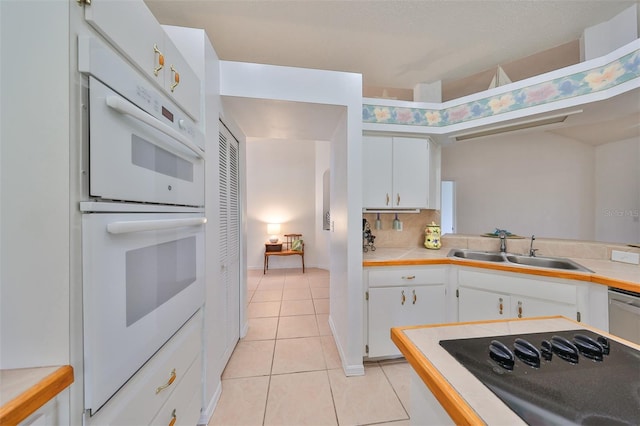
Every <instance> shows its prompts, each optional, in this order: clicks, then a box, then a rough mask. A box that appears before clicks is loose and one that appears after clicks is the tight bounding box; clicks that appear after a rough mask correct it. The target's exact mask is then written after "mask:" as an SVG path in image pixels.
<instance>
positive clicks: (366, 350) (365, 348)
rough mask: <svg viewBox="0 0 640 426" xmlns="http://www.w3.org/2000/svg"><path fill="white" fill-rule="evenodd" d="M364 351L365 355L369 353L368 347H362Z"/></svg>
mask: <svg viewBox="0 0 640 426" xmlns="http://www.w3.org/2000/svg"><path fill="white" fill-rule="evenodd" d="M364 351H365V352H366V353H369V345H364Z"/></svg>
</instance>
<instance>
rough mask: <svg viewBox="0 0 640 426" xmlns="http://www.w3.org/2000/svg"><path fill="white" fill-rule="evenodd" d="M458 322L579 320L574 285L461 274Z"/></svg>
mask: <svg viewBox="0 0 640 426" xmlns="http://www.w3.org/2000/svg"><path fill="white" fill-rule="evenodd" d="M457 296H458V320H459V321H463V322H464V321H481V320H493V319H505V318H529V317H537V316H549V315H563V316H565V317H567V318H570V319H579V317H580V314H579V310H578V291H577V288H576V285H574V284H570V283H559V282H557V281H550V280H545V279H543V278H541V279H532V278H523V277H522V276H517V275H516V274H510V275H509V274H504V275H502V274H497V273H486V272H478V271H468V270H461V271H459V273H458V291H457Z"/></svg>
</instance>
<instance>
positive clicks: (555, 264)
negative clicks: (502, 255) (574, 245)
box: [506, 254, 593, 272]
mask: <svg viewBox="0 0 640 426" xmlns="http://www.w3.org/2000/svg"><path fill="white" fill-rule="evenodd" d="M506 258H507V262H511V263H517V264H518V265H527V266H536V267H538V268H553V269H567V270H570V271H582V272H593V271H592V270H590V269H587V268H585V267H584V266H582V265H580V264H579V263H576V262H574V261H573V260H571V259H564V258H562V257H531V256H520V255H514V254H508V255H506Z"/></svg>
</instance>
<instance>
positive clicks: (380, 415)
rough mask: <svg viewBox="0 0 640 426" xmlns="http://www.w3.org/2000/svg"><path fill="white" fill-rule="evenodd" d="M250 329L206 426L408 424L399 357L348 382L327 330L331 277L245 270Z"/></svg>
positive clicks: (405, 375)
mask: <svg viewBox="0 0 640 426" xmlns="http://www.w3.org/2000/svg"><path fill="white" fill-rule="evenodd" d="M247 287H248V289H247V290H248V291H247V298H248V300H247V302H248V311H247V312H248V319H249V331H248V332H247V335H246V336H245V337H244V338H243V339H241V340H240V342H238V345H237V346H236V349H235V351H234V352H233V355H232V356H231V359H230V360H229V363H228V364H227V367H226V369H225V370H224V373H223V374H222V394H221V396H220V401H219V402H218V406H217V408H216V410H215V412H214V413H213V417H212V418H211V421H210V422H209V426H231V425H239V426H253V425H291V426H294V425H295V426H297V425H314V426H324V425H341V426H342V425H370V424H376V425H395V426H407V425H409V415H408V412H409V373H410V367H409V365H408V364H407V363H406V362H405V361H404V360H391V361H380V362H367V363H365V375H364V376H358V377H346V376H345V375H344V372H343V370H342V367H341V364H340V357H339V356H338V350H337V348H336V345H335V342H334V340H333V336H332V335H331V330H330V328H329V324H328V319H329V273H328V272H327V271H325V270H322V269H314V268H308V269H307V270H306V272H305V273H304V274H303V273H302V271H301V270H300V269H272V270H270V271H267V274H266V275H263V273H262V271H261V270H260V271H249V272H248V283H247Z"/></svg>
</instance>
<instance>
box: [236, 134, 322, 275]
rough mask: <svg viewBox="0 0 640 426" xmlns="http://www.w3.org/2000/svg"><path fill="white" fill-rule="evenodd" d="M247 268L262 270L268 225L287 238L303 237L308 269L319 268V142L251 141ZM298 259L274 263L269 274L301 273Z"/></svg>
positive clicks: (271, 260)
mask: <svg viewBox="0 0 640 426" xmlns="http://www.w3.org/2000/svg"><path fill="white" fill-rule="evenodd" d="M246 161H247V168H246V170H247V174H246V179H247V267H248V268H249V269H262V268H263V261H264V243H265V242H266V241H267V239H268V238H269V235H268V234H267V223H280V224H281V226H280V228H281V229H280V231H281V232H280V235H279V237H280V241H281V242H282V241H283V240H284V237H283V235H284V234H293V233H296V234H302V238H303V239H304V242H305V265H306V266H307V267H315V266H318V261H317V258H318V251H317V248H316V211H317V209H318V208H321V206H317V205H316V170H315V169H316V143H315V142H314V141H294V140H274V139H271V140H265V139H257V138H250V139H248V140H247V158H246ZM300 266H301V262H300V257H298V256H286V257H279V258H273V257H272V258H271V259H270V262H269V269H280V268H299V267H300Z"/></svg>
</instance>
